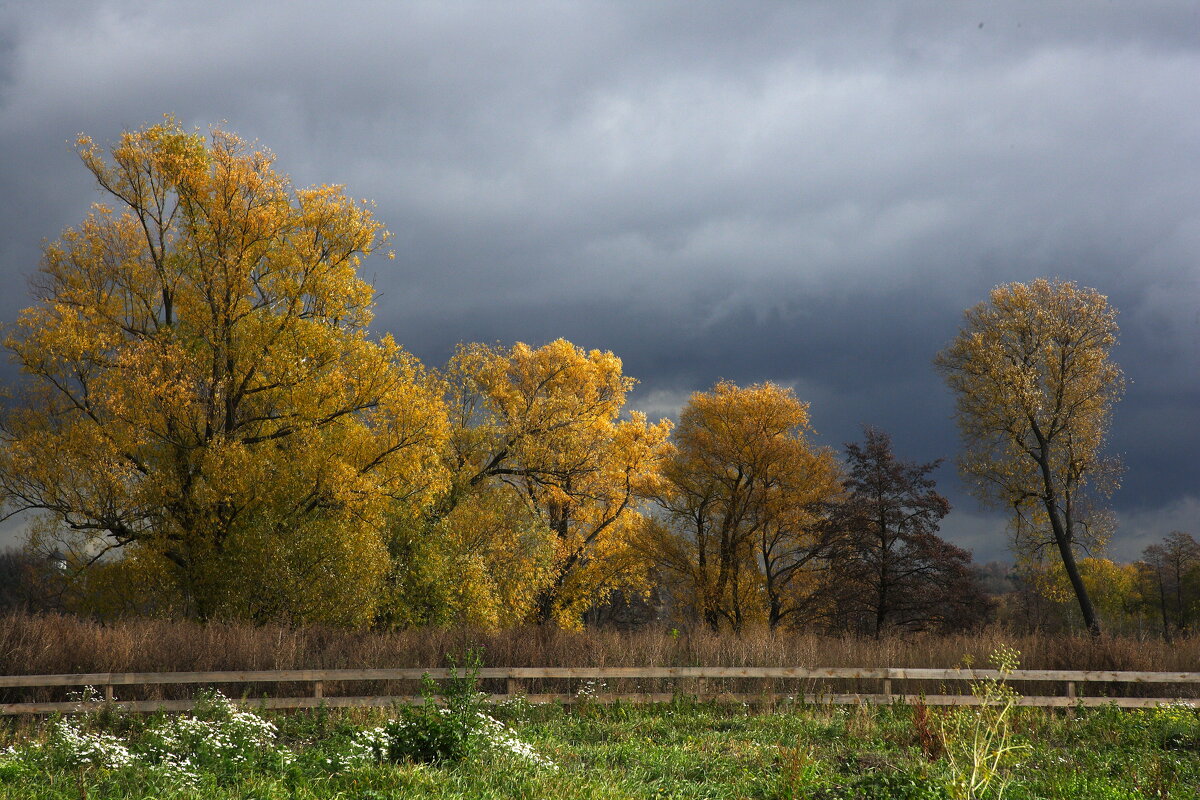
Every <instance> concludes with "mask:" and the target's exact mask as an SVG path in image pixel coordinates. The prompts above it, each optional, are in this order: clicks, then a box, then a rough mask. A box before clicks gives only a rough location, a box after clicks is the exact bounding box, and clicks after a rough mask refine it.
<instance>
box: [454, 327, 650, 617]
mask: <svg viewBox="0 0 1200 800" xmlns="http://www.w3.org/2000/svg"><path fill="white" fill-rule="evenodd" d="M633 384H634V380H633V379H632V378H630V377H629V376H626V375H625V374H624V373H623V371H622V365H621V360H620V359H619V358H618V357H617V356H615V355H613V354H612V353H611V352H604V351H600V350H591V351H585V350H583V349H582V348H580V347H576V346H575V345H573V344H571V343H570V342H568V341H566V340H565V339H558V340H556V341H553V342H550V343H549V344H546V345H544V346H542V347H537V348H534V347H530V346H529V345H526V344H523V343H517V344H516V345H514V346H513V347H512V348H501V347H496V346H487V345H480V344H471V345H463V346H461V347H460V348H459V350H458V352H457V353H456V355H455V356H454V358H453V359H452V361H451V363H450V365H449V366H448V368H447V369H446V371H445V373H444V375H443V387H444V392H445V396H446V399H447V407H448V408H449V414H450V419H451V436H450V444H449V447H448V448H447V451H446V467H447V470H448V472H449V473H450V474H451V476H452V478H451V482H450V485H449V488H448V490H447V491H446V493H445V494H444V495H443V496H442V498H441V501H440V503H438V504H437V505H435V507H434V515H433V516H434V522H435V524H436V526H437V530H440V531H441V533H440V534H438V535H439V536H441V537H442V538H443V540H444V541H446V542H449V543H451V544H453V546H454V547H455V548H459V551H460V553H461V556H460V557H461V558H462V559H463V563H468V562H469V561H470V560H471V558H476V557H478V558H481V559H483V563H484V564H485V565H486V568H484V569H483V570H482V571H483V572H484V573H486V574H489V575H490V576H491V577H490V578H489V579H488V583H489V584H490V585H492V586H494V587H495V588H496V593H495V595H494V596H495V597H496V598H497V600H498V601H502V603H501V605H502V606H503V607H504V608H505V609H506V610H505V611H503V612H501V613H500V616H499V619H501V621H504V620H507V621H515V620H514V618H513V615H514V614H516V615H517V616H519V617H523V618H525V619H532V620H534V621H537V622H539V623H546V622H555V623H557V624H560V625H563V626H567V627H573V626H576V625H578V624H579V623H580V620H581V616H582V614H583V612H585V611H586V610H587V609H588V608H589V607H590V606H592V605H595V604H598V603H602V602H604V600H605V599H606V598H607V597H608V596H609V595H610V594H611V593H612V592H613V591H614V590H617V589H625V590H629V591H641V590H644V589H645V587H646V577H647V576H646V564H645V562H644V561H643V560H642V559H641V557H640V554H639V552H638V551H637V549H636V548H635V547H633V546H632V543H633V541H634V540H635V538H636V535H637V532H638V531H639V530H640V523H641V514H640V511H641V505H642V497H643V495H644V494H645V493H646V492H647V491H649V490H650V488H651V487H652V486H653V484H654V482H655V481H656V480H657V476H658V467H659V462H660V460H661V457H662V454H663V453H664V451H665V445H666V440H667V437H668V436H669V434H670V429H671V425H670V422H669V421H666V420H664V421H660V422H659V423H658V424H650V423H648V422H647V420H646V417H645V415H643V414H641V413H639V412H636V411H634V412H630V413H629V414H628V415H625V416H623V409H624V404H625V396H626V393H627V392H628V391H629V390H630V389H631V388H632V386H633ZM499 511H503V513H497V512H499ZM518 555H519V556H520V558H519V559H518V558H516V556H518ZM467 556H470V558H468V557H467ZM476 563H478V562H476Z"/></svg>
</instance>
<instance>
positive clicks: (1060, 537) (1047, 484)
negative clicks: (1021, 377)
mask: <svg viewBox="0 0 1200 800" xmlns="http://www.w3.org/2000/svg"><path fill="white" fill-rule="evenodd" d="M1030 421H1031V422H1032V423H1033V424H1032V427H1033V434H1034V436H1036V437H1037V440H1038V445H1039V447H1040V448H1041V452H1040V453H1039V455H1038V456H1037V457H1036V461H1037V463H1038V467H1040V469H1041V472H1042V487H1043V489H1044V490H1045V493H1044V494H1043V495H1042V505H1043V506H1044V507H1045V509H1046V514H1047V516H1049V518H1050V529H1051V531H1053V532H1054V541H1055V543H1056V544H1057V545H1058V553H1059V555H1060V556H1061V557H1062V562H1063V569H1065V570H1066V571H1067V577H1068V578H1069V579H1070V581H1071V588H1073V589H1074V590H1075V597H1076V598H1077V599H1078V600H1079V611H1080V613H1082V614H1083V624H1084V625H1086V626H1087V629H1088V633H1090V634H1091V635H1092V638H1093V639H1099V638H1100V618H1099V617H1097V616H1096V609H1095V608H1094V607H1093V606H1092V598H1091V597H1089V596H1088V591H1087V587H1086V586H1084V584H1083V577H1082V576H1080V574H1079V566H1078V565H1077V564H1076V563H1075V551H1073V550H1072V549H1071V542H1072V539H1073V536H1072V531H1069V530H1067V527H1066V526H1065V525H1064V524H1063V518H1062V514H1061V513H1059V509H1058V499H1057V493H1056V492H1055V489H1054V479H1053V477H1051V475H1050V455H1049V443H1048V442H1047V441H1046V437H1045V436H1043V435H1042V431H1041V429H1040V428H1039V427H1038V425H1037V423H1036V422H1033V420H1030Z"/></svg>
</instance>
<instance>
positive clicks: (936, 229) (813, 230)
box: [0, 0, 1200, 562]
mask: <svg viewBox="0 0 1200 800" xmlns="http://www.w3.org/2000/svg"><path fill="white" fill-rule="evenodd" d="M1198 76H1200V12H1198V11H1197V9H1196V7H1195V4H1194V3H1193V2H1191V0H1178V2H1156V1H1155V0H1138V2H1137V3H1116V2H1110V3H1101V2H1096V1H1095V0H1086V2H1073V3H1055V2H1047V1H1046V0H1030V1H1029V2H1009V1H1006V2H986V3H985V2H968V1H967V0H962V1H961V2H950V1H949V0H943V1H942V2H929V3H920V2H907V3H895V2H891V0H880V1H879V2H870V0H862V1H861V2H855V3H846V2H844V0H832V1H831V2H778V1H776V2H752V1H751V0H745V1H743V2H738V3H727V2H698V1H697V0H676V1H675V2H671V1H668V0H659V1H656V2H653V3H647V2H635V1H634V0H630V1H629V2H612V1H606V2H586V1H583V0H580V1H579V2H574V1H567V0H562V1H558V2H520V3H501V2H465V1H464V2H457V1H456V2H406V3H390V2H382V0H381V1H380V2H358V1H357V0H343V2H340V3H336V4H334V3H327V4H318V3H306V2H293V1H288V0H278V1H277V2H248V1H247V0H241V1H239V2H205V3H174V2H117V1H112V2H109V1H107V0H100V1H99V2H74V3H72V2H57V1H56V0H45V1H43V2H25V3H22V2H7V3H0V320H4V321H11V320H13V319H15V317H16V314H17V313H18V311H19V310H20V308H22V307H23V306H24V305H27V304H28V302H29V295H28V290H27V281H28V279H29V277H30V276H31V275H32V274H33V273H34V272H35V271H36V270H37V268H38V265H39V258H40V248H41V243H42V242H43V241H44V240H53V239H55V238H56V237H57V236H58V235H59V234H60V232H61V231H62V230H63V229H64V228H65V227H68V226H71V225H74V224H77V223H79V222H80V221H81V220H82V219H83V217H84V215H85V214H86V213H87V210H88V207H89V205H90V204H91V203H93V202H97V201H100V200H101V199H102V198H101V196H100V194H99V192H98V191H97V188H96V187H95V186H94V184H93V181H92V179H91V176H90V174H89V173H88V172H87V171H86V170H85V169H84V167H83V166H82V164H81V163H80V161H79V159H78V156H77V155H76V154H75V152H74V150H73V147H72V144H71V143H72V142H73V141H74V139H75V136H76V135H77V134H78V133H80V132H85V133H87V134H89V135H91V136H92V137H93V138H95V139H97V140H98V141H100V142H103V143H108V142H112V141H114V140H115V139H116V138H117V137H118V136H119V135H120V132H121V131H122V130H125V129H132V128H137V127H140V126H143V125H147V124H153V123H155V122H157V121H159V120H160V119H161V118H162V115H163V114H164V113H171V114H174V115H175V116H176V117H178V118H179V119H180V120H181V121H182V122H183V123H184V124H185V125H187V126H188V127H197V128H199V129H201V130H207V129H208V128H209V127H210V126H212V125H220V126H222V127H224V128H226V129H228V130H231V131H234V132H236V133H238V134H239V135H241V136H242V137H244V138H247V139H252V140H257V141H258V143H259V144H260V145H262V146H265V147H268V148H270V149H271V150H272V151H273V152H274V153H275V154H276V156H277V158H278V161H277V166H278V168H279V169H280V170H282V171H284V172H286V173H288V174H289V175H290V176H291V178H292V180H293V181H294V182H295V183H296V184H297V185H300V186H306V185H312V184H324V183H334V184H344V185H345V186H346V187H347V191H348V192H349V193H350V194H351V195H353V196H355V197H363V198H369V199H371V200H373V201H374V202H375V204H376V213H377V215H378V217H379V218H380V219H381V220H382V221H383V222H384V223H385V224H386V226H387V227H388V229H389V230H390V231H391V232H392V233H393V234H394V237H395V238H394V241H393V245H392V247H393V249H394V251H395V253H396V258H395V260H394V261H387V260H384V259H382V258H373V259H371V260H369V261H368V262H367V263H366V265H365V271H366V274H367V276H368V277H369V278H370V279H371V280H372V281H373V282H374V284H375V286H376V288H377V290H378V292H379V300H378V305H377V308H376V320H375V323H374V325H373V330H374V331H375V332H376V333H383V332H391V333H392V334H393V335H394V336H395V337H396V338H397V339H398V340H399V341H400V342H402V343H403V344H404V346H405V347H406V348H408V349H409V350H410V351H411V352H413V353H414V354H416V355H417V356H418V357H419V358H421V359H422V360H423V361H425V362H426V363H428V364H431V365H434V366H436V365H439V364H441V363H443V362H444V361H445V359H446V358H447V357H448V355H449V354H450V352H451V350H452V348H453V347H454V345H455V343H457V342H461V341H485V342H503V343H512V342H515V341H524V342H527V343H530V344H535V345H537V344H543V343H545V342H547V341H550V340H553V339H555V338H558V337H565V338H567V339H569V340H571V341H572V342H574V343H576V344H578V345H580V346H583V347H586V348H589V349H591V348H599V349H603V350H612V351H613V352H615V353H616V354H617V355H619V356H620V357H621V358H622V359H623V362H624V365H625V372H626V374H629V375H632V376H634V377H636V378H637V379H638V380H639V386H638V389H637V391H636V392H635V393H634V395H633V396H632V397H631V399H630V403H629V405H630V406H631V407H634V408H640V409H642V410H645V411H647V412H648V413H650V414H651V415H652V416H654V417H657V416H674V415H675V414H677V413H678V410H679V408H680V407H681V406H682V404H683V403H685V402H686V401H687V398H688V396H689V395H690V394H691V393H692V392H694V391H702V390H705V389H708V388H710V387H711V386H712V385H713V384H714V383H715V382H716V381H717V380H719V379H727V380H732V381H736V382H738V383H744V384H749V383H754V382H759V381H767V380H769V381H774V382H776V383H779V384H783V385H786V386H789V387H792V388H793V389H794V390H795V392H796V394H797V396H798V397H799V398H800V399H802V400H804V401H806V402H808V403H810V413H811V417H812V422H813V427H814V428H815V430H816V432H817V434H816V437H815V439H816V441H817V442H818V443H820V444H823V445H828V446H831V447H835V448H838V449H841V448H842V445H843V443H845V442H847V441H853V440H857V439H860V438H861V435H862V431H861V426H862V425H863V424H870V425H874V426H877V427H880V428H882V429H884V430H886V431H888V432H889V433H891V435H892V437H893V440H894V444H895V449H896V453H897V455H898V456H899V457H900V458H903V459H908V460H916V461H930V460H933V459H938V458H944V459H945V462H944V465H943V466H942V467H940V468H939V469H938V471H937V472H936V473H935V476H936V478H937V480H938V486H939V489H940V490H941V491H942V492H943V493H944V494H946V495H947V497H949V498H950V500H951V503H952V504H953V506H954V510H953V511H952V513H951V514H950V516H948V517H947V518H946V520H945V521H944V523H943V525H942V534H943V536H945V538H947V539H949V540H951V541H953V542H955V543H957V544H959V545H961V546H963V547H966V548H968V549H971V550H972V551H973V552H974V554H975V557H976V559H977V560H979V561H981V562H982V561H988V560H992V559H1002V558H1007V557H1008V550H1007V545H1008V541H1007V535H1006V533H1005V520H1004V518H1003V517H1002V516H998V515H996V514H994V513H990V512H985V511H983V510H981V509H980V507H979V506H978V505H977V503H976V501H975V500H974V499H972V498H971V497H970V496H969V495H968V494H967V493H966V492H965V489H964V487H963V484H962V483H961V482H960V481H959V479H958V478H957V476H956V474H955V470H954V467H953V462H954V459H955V457H956V456H957V454H958V452H959V450H960V445H959V441H958V436H957V432H956V429H955V426H954V422H953V419H952V414H953V398H952V396H951V395H950V393H949V391H948V390H947V389H946V388H945V386H944V385H943V383H942V380H941V378H940V377H939V376H938V375H937V373H936V372H935V371H934V369H933V366H932V359H933V357H934V355H935V354H936V353H937V352H938V350H940V349H941V348H943V347H945V346H946V345H947V344H948V343H949V341H950V340H951V339H952V338H953V337H954V335H955V334H956V332H957V331H958V329H959V326H960V324H961V320H962V312H963V310H964V309H966V308H967V307H969V306H972V305H974V304H976V303H978V302H980V301H982V300H984V299H985V298H986V297H987V293H988V292H989V290H990V289H991V288H992V287H994V286H996V285H999V284H1003V283H1008V282H1011V281H1027V280H1030V279H1033V278H1036V277H1058V278H1062V279H1065V280H1073V281H1076V282H1078V283H1079V284H1080V285H1082V286H1086V287H1090V288H1094V289H1096V290H1097V291H1099V292H1100V293H1101V294H1104V295H1106V296H1107V297H1108V298H1109V300H1110V302H1111V303H1112V304H1113V305H1114V306H1115V307H1116V308H1117V310H1118V311H1119V314H1120V315H1119V318H1118V321H1119V324H1120V327H1121V341H1120V344H1119V346H1118V347H1117V349H1116V351H1115V358H1116V360H1117V361H1118V362H1119V363H1120V364H1121V366H1122V368H1123V369H1124V371H1125V374H1126V377H1127V380H1128V388H1127V391H1126V394H1125V397H1124V399H1123V401H1122V402H1121V404H1120V405H1119V406H1118V408H1117V410H1116V414H1115V417H1114V421H1113V427H1112V433H1111V438H1110V446H1109V451H1110V452H1111V453H1113V454H1114V455H1118V456H1120V457H1121V458H1122V459H1123V461H1124V463H1125V466H1126V472H1125V476H1124V480H1123V482H1122V487H1121V489H1120V490H1119V491H1118V492H1117V494H1116V495H1115V496H1114V498H1113V507H1114V509H1115V510H1116V512H1117V515H1118V520H1119V528H1118V531H1117V534H1116V536H1115V538H1114V541H1113V543H1112V546H1111V548H1110V553H1111V554H1112V555H1113V556H1115V557H1117V558H1122V559H1131V558H1135V557H1136V556H1137V555H1138V554H1139V553H1140V552H1141V549H1142V548H1144V547H1145V546H1146V545H1147V544H1151V543H1153V542H1155V541H1157V540H1159V539H1161V538H1162V537H1163V536H1165V535H1166V534H1167V533H1169V532H1170V531H1172V530H1183V531H1186V532H1190V533H1192V534H1194V535H1197V536H1198V537H1200V487H1198V485H1197V484H1198V478H1200V377H1198V376H1200V370H1198V367H1200V356H1198V354H1200V302H1198V301H1200V188H1198V187H1200V80H1198V79H1197V78H1198ZM15 379H16V373H15V372H14V371H13V369H12V367H11V366H5V367H0V381H2V382H4V383H10V382H12V381H13V380H15ZM17 535H18V533H17V530H16V526H15V523H10V524H9V525H8V527H7V530H6V531H5V532H2V533H0V542H2V541H3V537H5V536H7V537H8V538H9V540H10V541H11V540H12V539H13V537H15V536H17Z"/></svg>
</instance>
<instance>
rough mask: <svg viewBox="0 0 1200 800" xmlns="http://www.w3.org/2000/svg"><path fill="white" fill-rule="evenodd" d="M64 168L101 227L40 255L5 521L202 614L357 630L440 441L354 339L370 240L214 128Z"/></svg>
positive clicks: (152, 133)
mask: <svg viewBox="0 0 1200 800" xmlns="http://www.w3.org/2000/svg"><path fill="white" fill-rule="evenodd" d="M78 147H79V152H80V155H81V157H82V159H83V162H84V164H85V165H86V167H87V168H88V169H89V170H90V171H91V172H92V174H93V175H94V176H95V177H96V180H97V181H98V182H99V184H100V186H101V187H102V188H103V190H104V191H105V192H106V193H107V194H108V196H109V199H110V201H111V202H112V207H110V206H105V205H97V206H95V207H94V208H93V210H92V213H91V214H90V215H89V216H88V217H87V218H86V219H85V220H84V222H83V224H82V225H80V226H79V227H78V228H74V229H68V230H66V231H65V232H64V233H63V235H62V238H61V240H60V241H58V242H55V243H53V244H51V245H49V246H47V247H46V248H45V253H44V262H43V265H42V268H41V271H40V273H39V274H38V276H37V278H36V279H35V281H34V294H35V304H34V305H33V306H31V307H30V308H27V309H26V310H25V311H23V312H22V314H21V316H20V319H19V321H18V322H17V323H16V325H15V326H13V327H11V328H10V329H9V332H8V335H7V338H6V340H5V344H6V346H7V347H8V349H9V350H10V351H11V352H12V354H13V355H14V357H15V359H16V361H17V362H18V363H19V364H20V366H21V368H22V369H23V371H24V373H25V375H26V376H27V380H26V382H25V386H24V390H23V392H24V393H23V395H22V396H21V398H20V402H18V403H17V404H16V405H15V406H14V407H13V408H12V409H11V410H10V411H9V412H8V413H7V414H6V415H5V417H4V420H3V428H2V433H3V447H2V448H0V490H3V493H4V499H5V501H6V503H7V505H8V508H9V509H10V510H11V511H21V510H33V511H38V512H41V514H42V522H41V528H42V530H43V531H45V532H47V533H49V534H51V535H53V536H55V537H57V538H58V539H60V540H61V541H60V545H59V546H66V547H68V548H69V549H70V551H71V553H72V563H74V564H79V565H81V566H83V565H86V564H89V563H92V562H97V561H104V560H105V559H106V558H111V555H112V553H113V552H114V551H117V552H124V553H127V554H128V555H129V556H130V558H129V559H128V563H129V564H130V565H131V566H132V565H134V564H141V565H143V566H144V568H145V569H147V570H150V571H154V570H158V571H159V572H161V573H162V575H161V576H160V577H163V578H164V579H165V580H166V581H167V583H168V584H170V585H172V586H174V587H175V588H176V589H177V590H178V592H179V595H180V597H181V598H182V601H181V602H182V604H183V607H184V608H186V610H188V611H189V612H190V613H193V614H195V615H197V616H200V617H210V616H214V615H236V616H248V617H252V618H258V619H264V618H292V619H322V620H330V621H336V622H344V623H354V622H362V621H365V620H369V619H370V618H371V615H372V613H373V610H374V605H375V602H376V596H377V594H378V589H379V586H380V581H381V579H382V577H383V575H384V573H385V571H386V564H387V551H386V548H385V540H384V537H383V535H382V533H381V531H382V527H383V523H384V516H385V515H386V514H388V513H392V512H393V511H394V509H395V507H396V504H397V502H400V503H401V504H402V505H403V504H408V505H410V506H411V505H413V504H416V505H419V504H420V502H421V499H422V498H423V497H424V496H425V495H427V494H429V493H431V492H434V491H437V490H439V488H440V484H441V481H442V474H443V473H442V467H441V464H440V461H439V457H438V454H439V450H440V447H441V443H442V442H443V441H444V439H445V436H446V430H447V423H446V418H445V413H444V408H443V406H442V403H441V399H440V397H439V396H438V393H437V392H436V391H434V390H432V389H430V388H429V387H428V386H427V385H426V380H425V376H424V373H423V370H422V368H421V366H420V364H419V363H418V362H417V361H416V360H415V359H414V358H412V357H411V356H409V355H408V354H406V353H405V352H404V351H403V350H402V349H401V348H400V347H399V346H398V345H397V344H396V343H395V342H394V341H393V340H392V339H391V338H390V337H384V338H383V339H381V340H373V339H372V338H370V337H369V336H368V332H367V326H368V324H369V322H370V321H371V314H372V306H373V303H374V292H373V290H372V288H371V286H370V285H369V284H367V283H366V282H364V281H363V280H362V279H361V278H360V277H359V276H358V274H357V267H358V265H359V263H360V260H361V259H362V258H363V257H364V256H365V255H367V254H369V253H371V252H372V251H374V250H375V249H376V248H378V247H379V246H380V244H381V243H382V242H383V241H384V240H385V238H386V233H385V232H384V231H383V229H382V228H381V226H380V225H379V223H377V222H376V221H375V219H374V218H373V217H372V215H371V213H370V211H369V210H368V209H366V208H364V207H363V206H362V205H360V204H358V203H356V202H354V201H353V200H352V199H350V198H348V197H347V196H346V195H345V193H344V191H343V190H342V189H341V188H340V187H336V186H320V187H316V188H308V189H299V188H295V187H293V186H292V185H291V183H290V182H289V180H288V179H287V178H286V177H285V176H284V175H281V174H280V173H278V172H276V171H275V169H274V167H273V160H274V159H273V156H272V155H271V154H270V153H269V152H266V151H263V150H257V149H254V148H253V147H251V146H250V145H248V144H247V143H246V142H244V141H242V140H241V139H239V138H238V137H237V136H235V135H233V134H231V133H228V132H225V131H222V130H213V131H212V132H211V135H210V136H208V137H206V136H204V135H202V134H199V133H196V132H189V131H186V130H184V129H183V128H182V127H181V126H180V125H179V124H178V123H177V122H176V121H175V120H173V119H171V118H168V119H167V120H166V121H164V122H163V123H162V124H159V125H154V126H150V127H146V128H143V129H140V130H136V131H131V132H126V133H125V134H124V135H123V136H122V137H121V139H120V141H119V142H118V143H117V144H116V145H115V146H113V147H112V149H111V153H109V154H108V156H107V157H106V155H105V153H104V152H102V150H101V148H100V147H99V146H98V145H97V144H96V143H94V142H93V141H92V140H91V139H89V138H87V137H83V136H81V137H80V139H79V142H78Z"/></svg>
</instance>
